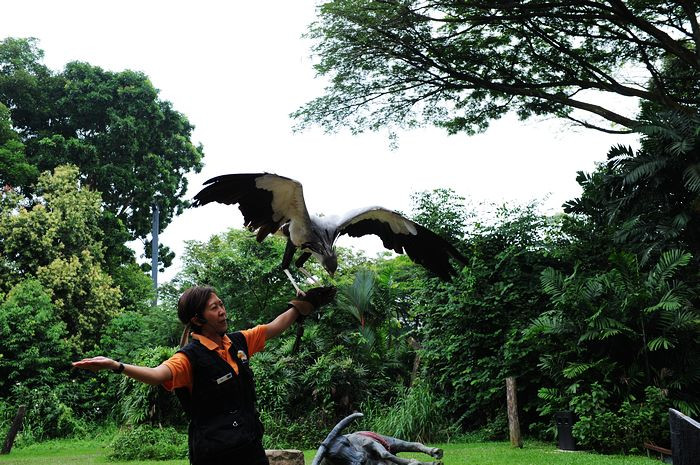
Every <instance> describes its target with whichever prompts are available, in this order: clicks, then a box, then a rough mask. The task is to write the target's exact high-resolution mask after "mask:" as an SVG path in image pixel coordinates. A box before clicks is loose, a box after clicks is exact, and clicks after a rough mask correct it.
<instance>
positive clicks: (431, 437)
mask: <svg viewBox="0 0 700 465" xmlns="http://www.w3.org/2000/svg"><path fill="white" fill-rule="evenodd" d="M362 411H363V413H365V416H366V419H365V420H364V427H366V428H367V429H369V430H371V431H376V432H378V433H380V434H384V435H387V436H393V437H397V438H401V439H403V440H405V441H418V442H422V443H424V444H428V443H431V442H437V441H444V440H446V439H448V438H449V435H450V433H452V431H451V429H450V426H451V425H450V424H449V416H448V415H446V413H447V411H446V405H444V404H441V403H440V399H439V397H438V396H437V395H436V394H435V393H434V392H433V390H432V389H431V388H430V387H429V386H428V385H427V383H425V382H423V381H419V382H417V383H415V384H413V385H412V386H411V387H410V388H405V387H400V388H398V390H397V392H396V397H395V398H394V399H392V401H390V402H389V403H387V404H381V405H377V404H376V403H374V402H373V401H372V400H371V399H370V400H368V401H367V402H366V403H364V404H363V405H362Z"/></svg>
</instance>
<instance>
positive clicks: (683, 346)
mask: <svg viewBox="0 0 700 465" xmlns="http://www.w3.org/2000/svg"><path fill="white" fill-rule="evenodd" d="M690 259H691V256H690V255H689V254H687V253H684V252H682V251H679V250H670V251H667V252H665V253H664V254H662V255H661V257H660V259H659V261H658V262H657V263H656V264H655V265H654V266H653V267H652V268H651V270H650V271H648V272H644V271H643V270H642V268H641V267H640V265H639V263H638V262H637V259H636V257H635V256H633V255H630V254H625V253H619V254H616V255H613V256H611V258H610V269H609V270H608V271H606V272H599V273H597V274H592V275H586V274H585V273H582V272H579V271H578V270H576V271H574V273H573V274H571V275H570V276H564V275H563V274H561V273H559V272H556V271H554V270H552V269H549V270H546V271H545V272H543V273H542V287H543V289H544V290H545V292H547V293H548V294H549V295H550V296H551V302H552V307H553V308H552V310H548V311H546V312H544V313H543V314H542V315H540V317H538V318H537V319H535V320H533V322H532V323H531V325H530V327H529V328H528V331H527V332H526V334H527V336H528V337H529V338H531V340H533V341H534V340H537V341H538V344H539V345H540V346H541V348H540V351H541V353H542V356H541V358H540V363H539V366H540V368H541V369H542V370H543V371H544V372H545V373H547V374H548V375H549V376H550V377H551V379H553V380H557V381H556V383H557V384H556V385H557V387H558V388H559V389H560V390H561V392H568V393H569V396H570V395H574V394H576V393H577V392H578V389H579V388H580V387H581V386H585V385H589V384H591V383H593V382H598V383H600V385H601V386H603V387H604V388H605V390H606V394H607V395H608V396H610V401H609V403H612V404H614V403H615V402H617V403H619V402H621V401H622V400H623V399H625V398H627V397H629V396H633V397H641V396H642V395H643V393H644V390H645V388H646V387H647V386H650V385H651V386H658V387H660V388H663V389H665V390H667V391H668V395H669V397H670V399H671V402H672V403H673V404H674V405H675V406H676V408H679V409H682V410H684V411H686V412H688V413H689V414H691V415H697V413H698V412H699V411H700V410H699V409H700V402H699V400H700V397H698V395H699V394H700V393H698V391H697V389H696V388H695V386H697V382H698V379H699V377H700V371H699V370H698V368H697V360H698V357H700V353H698V351H697V346H696V344H694V343H693V342H692V341H695V340H697V338H698V337H699V333H698V329H699V328H698V326H697V321H698V320H699V319H700V315H699V314H698V310H697V308H696V307H695V306H694V304H693V301H694V300H695V299H696V298H697V297H696V293H695V292H696V291H695V290H694V288H693V287H690V286H688V285H687V284H686V283H684V282H683V281H680V280H678V279H675V278H676V277H677V276H678V275H679V274H680V273H681V272H682V271H683V268H684V267H685V266H687V265H688V263H689V262H690ZM541 336H545V338H544V339H543V338H542V337H541ZM567 341H573V342H575V344H567ZM566 397H567V396H566V395H565V398H566ZM541 398H544V397H543V396H541ZM552 399H553V398H550V399H546V398H544V400H546V401H548V402H549V401H551V400H552ZM557 402H559V401H557ZM604 405H605V403H604ZM543 413H544V414H549V413H551V408H547V409H545V410H543Z"/></svg>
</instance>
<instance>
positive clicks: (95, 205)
mask: <svg viewBox="0 0 700 465" xmlns="http://www.w3.org/2000/svg"><path fill="white" fill-rule="evenodd" d="M37 192H38V193H39V194H41V197H39V198H37V199H36V201H35V202H33V203H30V204H28V205H27V204H26V203H25V201H24V200H23V199H22V198H21V197H20V196H13V195H9V196H7V197H6V198H5V199H4V203H3V205H2V209H0V235H1V236H2V237H3V241H2V244H0V263H5V266H6V267H7V269H8V271H9V272H8V273H7V274H5V275H4V276H2V278H0V290H2V289H9V288H10V287H12V286H13V285H15V284H16V283H18V282H20V281H21V280H22V279H24V277H28V276H32V277H36V279H38V280H39V281H40V282H41V284H42V286H43V287H44V288H45V289H46V290H47V292H49V294H50V295H51V302H52V305H53V307H54V309H53V314H54V315H53V316H54V318H57V319H58V320H60V321H63V322H64V323H65V325H66V330H67V331H68V334H69V339H70V342H71V346H72V347H73V348H74V349H75V350H77V351H81V352H85V351H86V350H88V349H90V348H92V347H93V346H94V345H95V343H96V342H97V339H98V333H99V330H100V329H101V327H102V326H103V325H104V324H105V323H106V322H107V321H109V319H110V318H112V317H113V316H115V315H116V314H117V313H118V312H119V309H120V308H119V301H120V298H121V292H120V290H119V289H118V288H117V287H116V286H114V283H113V281H112V279H111V277H110V276H109V275H108V274H107V273H106V272H105V271H104V269H103V267H102V264H103V258H104V254H103V245H102V243H101V241H100V239H101V238H102V232H101V230H100V228H99V224H98V223H99V219H100V216H101V212H100V208H101V207H100V195H99V193H96V192H93V191H91V190H90V189H87V188H85V187H84V186H83V185H82V184H81V183H80V182H79V180H78V170H77V168H75V167H70V166H61V167H58V168H56V170H55V171H54V173H53V174H52V173H48V172H46V173H43V174H42V175H41V176H40V178H39V182H38V184H37Z"/></svg>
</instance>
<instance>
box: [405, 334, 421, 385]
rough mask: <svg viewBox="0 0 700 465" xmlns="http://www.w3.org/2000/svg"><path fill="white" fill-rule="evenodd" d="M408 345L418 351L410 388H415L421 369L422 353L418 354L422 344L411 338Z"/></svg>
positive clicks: (414, 360) (414, 361)
mask: <svg viewBox="0 0 700 465" xmlns="http://www.w3.org/2000/svg"><path fill="white" fill-rule="evenodd" d="M408 345H409V346H411V348H412V349H413V350H415V351H416V357H415V358H414V359H413V370H411V384H410V386H413V383H414V382H415V381H416V378H417V377H418V370H419V369H420V352H418V351H419V350H420V349H421V345H420V342H418V341H417V340H416V339H415V338H413V336H409V338H408ZM410 386H409V387H410Z"/></svg>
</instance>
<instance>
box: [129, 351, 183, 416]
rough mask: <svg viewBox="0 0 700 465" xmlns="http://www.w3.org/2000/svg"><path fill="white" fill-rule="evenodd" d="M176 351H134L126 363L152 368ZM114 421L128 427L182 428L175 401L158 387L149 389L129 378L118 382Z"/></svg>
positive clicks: (179, 413)
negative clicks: (165, 426)
mask: <svg viewBox="0 0 700 465" xmlns="http://www.w3.org/2000/svg"><path fill="white" fill-rule="evenodd" d="M176 351H177V349H176V348H174V347H173V348H170V347H154V348H144V349H142V350H140V351H138V352H137V353H136V354H134V355H133V356H132V358H131V359H130V360H129V362H130V363H132V364H134V365H140V366H147V367H153V366H158V365H160V364H161V363H162V362H163V361H165V360H166V359H168V358H170V357H171V356H172V355H173V354H174V353H175V352H176ZM119 399H120V402H119V405H118V406H116V407H117V409H118V412H119V413H118V417H119V418H120V419H121V420H123V421H124V422H125V423H126V424H128V425H139V424H144V423H146V424H150V425H156V424H157V425H163V424H166V425H179V426H182V425H185V424H186V423H187V421H186V420H185V416H184V412H183V411H182V408H181V406H180V404H179V402H178V400H177V399H176V398H175V396H173V395H172V394H171V393H168V392H167V391H166V390H165V389H164V388H163V387H162V386H151V385H148V384H145V383H141V382H139V381H136V380H134V379H131V378H129V377H126V376H124V377H122V378H121V379H120V381H119Z"/></svg>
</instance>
